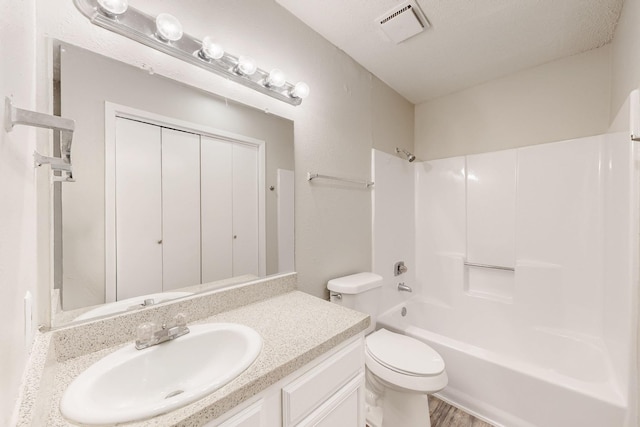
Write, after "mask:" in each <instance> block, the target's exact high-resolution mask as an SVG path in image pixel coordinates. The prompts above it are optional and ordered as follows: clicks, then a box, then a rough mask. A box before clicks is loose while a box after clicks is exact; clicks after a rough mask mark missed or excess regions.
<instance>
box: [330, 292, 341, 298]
mask: <svg viewBox="0 0 640 427" xmlns="http://www.w3.org/2000/svg"><path fill="white" fill-rule="evenodd" d="M329 297H335V299H342V294H338V293H335V292H331V293H330V294H329Z"/></svg>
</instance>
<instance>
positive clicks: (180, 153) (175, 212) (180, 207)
mask: <svg viewBox="0 0 640 427" xmlns="http://www.w3.org/2000/svg"><path fill="white" fill-rule="evenodd" d="M115 144H116V150H115V152H116V164H115V171H116V172H115V177H116V186H115V188H116V195H115V199H116V200H115V203H116V242H115V246H116V265H117V270H116V275H115V277H116V284H115V287H116V292H115V297H116V300H122V299H125V298H131V297H135V296H140V295H146V294H153V293H157V292H164V291H169V290H174V289H178V288H182V287H188V286H193V285H198V284H201V283H207V282H211V281H215V280H220V279H225V278H229V277H233V276H239V275H253V276H258V275H259V274H260V271H259V258H260V256H259V240H260V239H259V231H260V224H259V208H258V203H259V194H258V193H259V191H258V188H259V187H258V184H259V170H260V168H259V156H258V148H257V146H255V145H251V144H241V143H235V142H231V141H224V140H220V139H216V138H212V137H208V136H204V135H199V134H196V133H191V132H184V131H178V130H173V129H168V128H165V127H161V126H158V125H153V124H148V123H143V122H140V121H134V120H129V119H127V118H121V117H118V118H117V119H116V141H115ZM234 171H235V172H234Z"/></svg>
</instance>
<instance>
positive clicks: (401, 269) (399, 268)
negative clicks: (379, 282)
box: [393, 261, 408, 276]
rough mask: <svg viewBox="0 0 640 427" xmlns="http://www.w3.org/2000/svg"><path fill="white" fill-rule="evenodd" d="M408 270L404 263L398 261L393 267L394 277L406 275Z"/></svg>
mask: <svg viewBox="0 0 640 427" xmlns="http://www.w3.org/2000/svg"><path fill="white" fill-rule="evenodd" d="M407 270H408V268H407V266H406V265H404V261H398V262H396V263H395V265H394V266H393V275H394V276H399V275H401V274H403V273H406V272H407Z"/></svg>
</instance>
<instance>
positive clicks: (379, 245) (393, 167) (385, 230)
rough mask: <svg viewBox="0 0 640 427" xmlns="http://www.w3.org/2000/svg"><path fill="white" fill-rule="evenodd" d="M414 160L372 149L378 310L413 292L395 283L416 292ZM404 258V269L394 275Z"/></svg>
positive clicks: (397, 301) (382, 309)
mask: <svg viewBox="0 0 640 427" xmlns="http://www.w3.org/2000/svg"><path fill="white" fill-rule="evenodd" d="M414 165H415V164H414V163H409V162H408V161H407V160H404V159H402V158H400V157H398V156H397V155H395V154H393V155H392V154H387V153H385V152H382V151H379V150H373V151H372V167H373V171H374V173H373V179H374V182H375V188H374V190H373V194H372V204H373V229H372V230H373V272H374V273H376V274H379V275H381V276H382V277H383V279H384V281H383V287H382V298H381V301H380V302H381V304H380V307H379V309H380V312H381V313H382V312H384V311H386V310H388V309H390V308H392V307H394V306H395V305H397V304H399V303H401V302H402V301H406V300H407V299H408V298H409V297H410V296H412V294H413V293H408V292H399V291H398V283H400V282H402V283H404V284H405V285H408V286H410V287H411V288H412V289H413V291H414V292H415V293H418V292H419V289H418V284H417V283H416V281H415V277H416V271H417V268H418V266H417V265H416V262H415V249H414V248H415V217H414V212H415V209H414V199H415V196H414V194H415V191H414V188H415V185H414ZM398 261H404V263H405V266H406V267H407V269H408V270H407V272H406V273H403V274H401V275H399V276H395V275H394V265H395V263H396V262H398Z"/></svg>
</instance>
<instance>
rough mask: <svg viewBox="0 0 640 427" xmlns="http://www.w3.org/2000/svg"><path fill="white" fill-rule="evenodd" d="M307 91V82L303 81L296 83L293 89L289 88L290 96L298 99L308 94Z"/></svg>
mask: <svg viewBox="0 0 640 427" xmlns="http://www.w3.org/2000/svg"><path fill="white" fill-rule="evenodd" d="M309 91H310V89H309V85H308V84H306V83H305V82H299V83H296V85H295V86H294V87H293V90H291V96H292V97H294V98H298V99H304V98H306V97H307V96H309Z"/></svg>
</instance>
